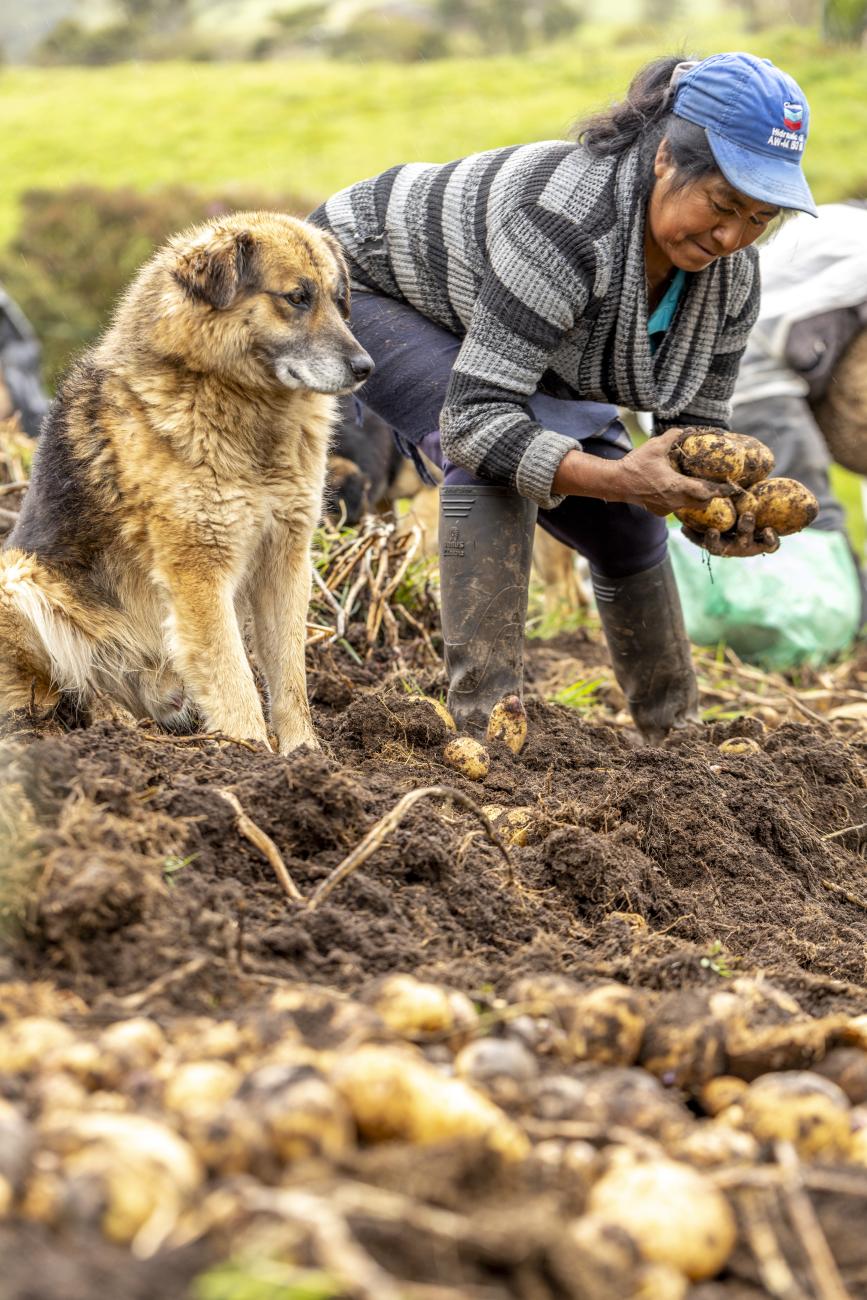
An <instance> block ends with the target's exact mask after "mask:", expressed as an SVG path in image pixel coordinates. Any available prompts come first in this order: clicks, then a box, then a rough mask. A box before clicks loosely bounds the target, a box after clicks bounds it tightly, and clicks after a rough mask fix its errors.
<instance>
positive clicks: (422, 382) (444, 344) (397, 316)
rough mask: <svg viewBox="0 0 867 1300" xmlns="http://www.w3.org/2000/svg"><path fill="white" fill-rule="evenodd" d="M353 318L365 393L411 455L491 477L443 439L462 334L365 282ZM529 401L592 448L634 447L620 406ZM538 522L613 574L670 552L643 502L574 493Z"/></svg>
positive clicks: (470, 479)
mask: <svg viewBox="0 0 867 1300" xmlns="http://www.w3.org/2000/svg"><path fill="white" fill-rule="evenodd" d="M351 327H352V331H353V333H354V334H355V336H356V338H357V339H358V341H359V343H361V345H362V347H364V348H365V349H366V350H367V351H368V352H369V353H370V355H371V356H372V357H373V360H374V362H375V363H376V370H375V371H374V373H373V375H372V376H371V378H370V379H369V380H368V382H367V383H366V384H365V385H364V387H363V388H361V389H360V390H359V393H358V396H359V397H360V398H361V400H362V401H363V402H364V403H365V404H366V405H367V406H369V407H370V408H371V410H373V411H375V412H376V414H377V415H379V416H380V417H381V418H382V419H383V420H385V421H386V422H387V423H388V424H389V425H390V426H391V428H392V429H393V430H394V432H395V435H396V437H397V439H398V444H399V445H400V447H401V449H402V450H403V451H404V452H405V454H411V453H412V451H413V449H415V450H419V449H420V450H421V451H422V452H423V453H424V455H425V456H426V457H427V458H428V460H430V461H432V462H433V463H434V464H435V465H437V466H439V468H440V469H441V470H442V472H443V479H444V482H445V483H448V484H464V485H467V484H485V483H487V484H488V485H489V484H490V481H489V480H485V479H480V478H477V477H475V476H474V475H472V474H470V473H469V472H468V471H467V470H464V469H462V468H460V466H458V465H455V464H453V463H452V462H451V461H449V460H447V459H446V458H445V457H444V456H443V452H442V446H441V444H440V434H439V418H440V411H441V410H442V406H443V402H444V400H445V395H446V389H447V387H448V382H449V378H450V376H451V372H452V367H453V365H454V363H455V359H456V358H457V355H458V352H459V350H460V346H461V340H460V339H459V338H457V337H456V336H455V335H454V334H451V333H450V332H449V331H448V330H445V329H443V328H442V327H441V326H439V325H436V324H434V322H433V321H429V320H428V319H427V318H426V317H424V316H422V315H421V314H420V313H419V312H417V311H416V310H415V309H414V308H413V307H410V306H408V305H407V304H406V303H401V302H397V301H396V300H395V299H393V298H386V297H383V296H381V295H379V294H374V293H365V292H359V291H356V293H355V295H354V297H353V300H352V319H351ZM527 406H528V408H529V411H530V413H531V415H532V416H533V418H534V419H535V420H537V421H538V422H539V423H540V424H541V425H543V426H544V427H545V428H546V429H552V430H553V431H554V432H556V433H563V434H565V435H566V436H567V437H571V438H574V439H575V440H576V441H578V442H580V443H581V447H582V450H583V451H584V452H585V453H587V454H588V455H591V456H602V457H604V458H605V459H606V460H618V459H619V458H620V457H621V456H625V455H626V453H627V452H628V451H629V450H630V449H631V443H630V440H629V435H628V434H627V432H626V430H625V429H624V427H623V425H622V423H621V421H620V420H619V418H618V414H617V408H616V407H614V406H610V405H608V404H606V403H602V402H582V401H575V400H572V399H563V398H557V397H552V396H550V394H547V393H542V392H536V393H534V394H533V396H532V397H531V398H530V399H529V402H528V403H527ZM538 522H539V525H540V526H541V527H542V528H544V529H545V531H546V532H548V533H550V534H551V535H552V536H553V537H556V538H557V539H558V540H559V541H561V542H563V543H565V545H566V546H569V547H571V548H572V549H573V550H576V551H578V553H579V554H580V555H583V556H584V557H585V558H586V559H587V560H588V562H589V564H590V567H591V569H592V570H593V571H594V572H595V573H598V574H600V575H602V576H604V577H607V578H625V577H628V576H629V575H631V574H633V573H642V572H643V571H644V570H645V569H651V568H654V567H655V566H656V565H657V564H659V563H660V562H661V560H662V559H663V558H664V556H665V553H666V545H667V542H666V538H667V530H666V527H665V522H664V520H662V519H660V518H658V517H657V516H656V515H652V514H650V512H649V511H647V510H644V509H643V508H642V507H641V506H632V505H626V504H624V503H622V502H617V501H614V502H608V501H597V500H595V499H593V498H591V497H567V498H566V499H565V500H564V501H563V502H562V503H561V504H560V505H559V506H556V507H555V508H554V509H553V510H540V511H539V517H538Z"/></svg>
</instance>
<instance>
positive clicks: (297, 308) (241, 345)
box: [155, 212, 373, 393]
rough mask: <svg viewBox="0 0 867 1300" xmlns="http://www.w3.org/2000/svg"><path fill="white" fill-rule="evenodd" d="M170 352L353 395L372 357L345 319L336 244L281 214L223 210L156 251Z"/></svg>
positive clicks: (345, 289)
mask: <svg viewBox="0 0 867 1300" xmlns="http://www.w3.org/2000/svg"><path fill="white" fill-rule="evenodd" d="M156 261H157V265H158V266H159V267H160V270H161V272H162V277H161V285H162V292H161V299H162V311H161V313H160V321H159V323H158V324H157V325H156V327H155V328H156V329H157V330H158V332H159V333H160V335H161V338H162V342H163V345H164V347H165V350H166V352H167V353H170V354H172V355H175V356H177V355H180V356H181V357H183V358H184V359H185V360H188V361H190V362H191V363H192V364H193V366H194V367H195V368H197V369H203V370H212V371H216V372H219V373H221V374H223V375H226V376H227V377H228V376H233V377H236V378H237V379H239V380H241V381H243V382H246V383H250V382H255V383H257V384H260V385H261V384H264V385H266V386H271V385H279V386H281V387H283V388H289V389H309V390H312V391H313V392H317V393H347V392H352V390H353V389H355V388H358V386H359V385H360V384H363V383H364V381H365V379H367V377H368V376H369V375H370V373H371V372H372V370H373V362H372V360H371V358H370V357H369V356H368V354H367V353H366V352H365V350H364V349H363V348H362V347H361V345H360V344H359V342H358V340H357V339H356V338H355V337H354V336H353V334H352V332H351V331H350V329H349V326H348V325H347V320H348V317H349V277H348V275H347V271H346V265H345V263H344V261H343V256H342V254H341V251H340V247H339V245H338V244H337V241H336V240H335V239H334V238H333V237H332V236H331V235H329V234H327V233H325V232H324V231H321V230H319V229H317V227H315V226H313V225H311V224H309V223H308V222H306V221H300V220H298V219H297V218H295V217H289V216H285V215H283V214H282V213H276V212H242V213H236V214H234V215H232V216H228V217H220V218H218V219H216V220H215V221H213V222H210V223H208V224H207V225H205V226H200V227H198V228H197V229H195V230H192V231H188V232H185V233H184V234H183V235H177V236H175V238H174V239H173V240H171V241H170V243H169V244H168V245H167V246H166V248H165V249H164V250H162V252H161V253H160V254H158V255H157V259H156Z"/></svg>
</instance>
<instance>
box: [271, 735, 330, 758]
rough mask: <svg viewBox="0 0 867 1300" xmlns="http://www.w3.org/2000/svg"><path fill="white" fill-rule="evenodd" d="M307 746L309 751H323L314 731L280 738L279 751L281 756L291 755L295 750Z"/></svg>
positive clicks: (278, 741)
mask: <svg viewBox="0 0 867 1300" xmlns="http://www.w3.org/2000/svg"><path fill="white" fill-rule="evenodd" d="M302 745H306V746H307V748H308V749H321V748H322V746H321V745H320V744H319V741H318V740H317V738H316V735H315V733H314V732H312V731H299V732H293V733H292V735H288V736H286V735H284V736H280V737H278V740H277V750H278V753H280V754H291V753H292V752H293V750H296V749H300V748H301V746H302Z"/></svg>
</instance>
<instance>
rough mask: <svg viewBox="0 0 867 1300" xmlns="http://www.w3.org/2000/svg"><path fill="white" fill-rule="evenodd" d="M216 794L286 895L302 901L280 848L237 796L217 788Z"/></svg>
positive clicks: (296, 901) (240, 832) (239, 830)
mask: <svg viewBox="0 0 867 1300" xmlns="http://www.w3.org/2000/svg"><path fill="white" fill-rule="evenodd" d="M217 794H218V795H219V796H220V798H221V799H225V801H226V803H227V804H228V805H229V807H230V808H231V809H232V812H233V813H234V814H235V825H236V827H237V828H238V832H239V834H241V835H243V836H244V839H245V840H249V841H250V843H251V844H252V845H253V846H254V847H255V848H257V849H258V850H259V852H260V853H261V854H262V856H263V858H265V859H266V860H267V862H268V863H269V865H270V866H271V867H272V869H273V871H274V875H275V876H276V877H277V879H278V880H279V882H280V885H281V887H282V889H283V892H284V894H285V895H286V897H287V898H291V899H292V901H293V903H303V902H304V896H303V895H302V893H301V891H300V889H299V888H298V886H297V885H296V884H295V881H294V880H293V879H292V877H291V876H290V875H289V871H288V869H287V867H286V863H285V862H284V861H283V858H282V857H281V855H280V850H279V849H278V848H277V845H276V844H275V843H274V841H273V840H272V839H271V837H270V836H269V835H266V834H265V832H264V831H263V830H262V828H261V827H260V826H257V825H256V823H255V822H254V821H252V820H251V819H250V818H249V817H248V816H247V814H246V813H245V812H244V809H243V808H242V807H241V805H240V803H239V802H238V798H237V796H236V795H234V794H233V793H232V791H231V790H218V791H217Z"/></svg>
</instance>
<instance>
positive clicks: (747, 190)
mask: <svg viewBox="0 0 867 1300" xmlns="http://www.w3.org/2000/svg"><path fill="white" fill-rule="evenodd" d="M672 111H673V112H674V113H675V114H676V115H677V116H678V117H684V118H686V120H687V121H688V122H695V123H697V125H698V126H703V127H704V128H705V131H706V132H707V138H708V142H709V143H710V147H711V151H712V153H713V156H714V158H715V159H716V161H717V163H718V165H719V169H720V171H721V172H722V174H723V175H724V176H725V178H726V180H727V181H728V183H729V184H730V185H732V186H734V188H735V189H737V190H741V191H742V193H744V194H748V195H749V196H750V198H753V199H760V200H762V201H763V202H765V203H773V204H775V205H776V206H778V207H781V208H795V209H796V210H797V211H799V212H809V213H810V215H811V216H813V217H816V216H818V215H819V214H818V212H817V211H816V204H815V203H814V201H813V196H812V194H811V193H810V187H809V185H808V184H807V181H806V178H805V176H804V173H803V171H802V170H801V159H802V157H803V154H804V145H805V144H806V142H807V131H808V130H809V126H810V109H809V107H808V105H807V101H806V99H805V98H804V95H803V93H802V91H801V88H800V86H799V85H798V83H797V82H796V81H793V80H792V78H791V77H788V76H786V74H785V72H782V71H781V70H780V69H779V68H777V67H775V66H774V64H773V63H771V61H770V59H757V58H756V57H755V55H753V54H743V53H733V54H712V55H711V56H710V58H709V59H702V60H701V62H700V63H697V64H695V66H694V67H691V68H690V69H689V70H688V71H685V72H684V73H683V75H682V76H681V77H680V79H679V80H678V81H677V82H676V88H675V93H674V102H673V104H672Z"/></svg>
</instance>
